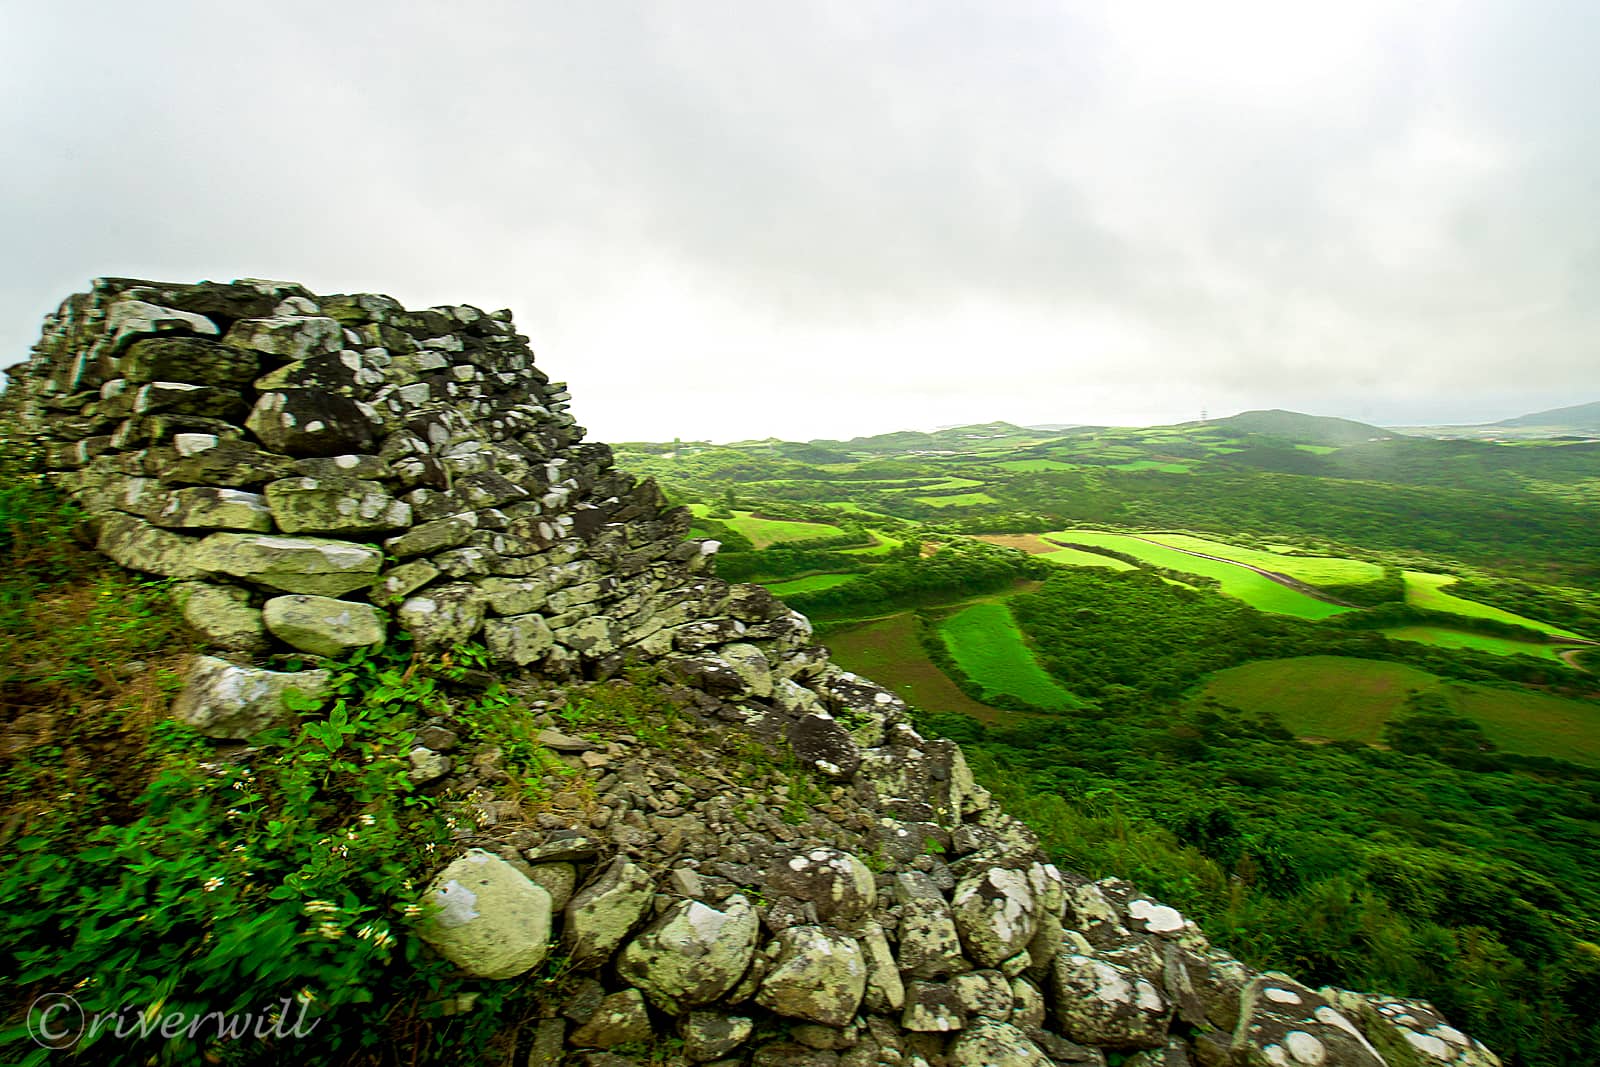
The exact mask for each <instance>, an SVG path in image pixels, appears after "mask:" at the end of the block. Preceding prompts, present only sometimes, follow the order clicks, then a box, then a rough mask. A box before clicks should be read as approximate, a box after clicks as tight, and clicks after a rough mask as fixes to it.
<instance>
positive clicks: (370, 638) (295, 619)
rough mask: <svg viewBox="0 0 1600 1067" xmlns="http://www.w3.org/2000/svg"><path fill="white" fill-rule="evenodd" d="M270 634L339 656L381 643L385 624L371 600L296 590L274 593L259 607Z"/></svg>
mask: <svg viewBox="0 0 1600 1067" xmlns="http://www.w3.org/2000/svg"><path fill="white" fill-rule="evenodd" d="M261 616H262V621H263V622H265V623H266V627H267V629H268V630H269V631H271V633H272V636H274V637H276V638H277V639H278V640H280V641H282V642H283V643H284V644H286V645H289V646H291V647H293V648H297V649H299V650H300V651H302V652H309V653H311V654H312V655H313V656H339V655H343V654H344V653H346V652H349V651H350V650H351V649H355V648H370V647H372V646H373V645H381V644H383V639H384V637H385V636H386V635H387V630H388V627H387V625H386V624H385V621H384V617H383V615H382V614H381V613H380V612H379V611H378V609H377V608H374V607H373V606H372V605H371V604H359V603H356V602H354V601H350V600H335V599H333V598H332V597H325V596H307V595H306V594H304V593H296V594H292V595H290V596H279V597H273V598H272V599H271V600H269V601H267V602H266V603H265V604H264V605H262V608H261Z"/></svg>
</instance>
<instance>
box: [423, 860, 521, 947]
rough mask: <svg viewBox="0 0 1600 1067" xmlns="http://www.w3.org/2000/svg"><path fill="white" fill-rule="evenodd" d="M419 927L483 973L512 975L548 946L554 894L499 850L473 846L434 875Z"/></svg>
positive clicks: (436, 944) (429, 938)
mask: <svg viewBox="0 0 1600 1067" xmlns="http://www.w3.org/2000/svg"><path fill="white" fill-rule="evenodd" d="M423 900H424V901H425V902H426V903H427V904H428V905H430V906H432V907H433V908H434V909H435V910H434V911H433V912H432V914H431V916H430V918H429V920H428V922H426V923H425V924H424V925H423V926H422V928H421V929H420V931H419V932H420V933H421V935H422V937H423V939H424V940H425V941H427V942H428V943H429V944H430V945H432V946H433V947H434V948H435V949H437V950H438V952H439V953H440V955H442V956H444V957H445V958H446V959H448V960H449V961H450V962H451V963H454V964H455V965H456V966H457V967H460V968H461V969H462V970H464V971H466V972H467V973H468V974H471V975H475V976H476V977H479V978H514V977H516V976H517V975H519V974H524V973H526V972H527V971H529V970H531V969H533V968H534V967H536V966H538V965H539V963H540V962H542V961H543V960H544V958H545V955H546V954H547V953H548V952H549V941H550V894H549V893H547V892H545V890H544V887H543V886H540V885H537V884H535V883H533V882H531V881H529V880H528V878H527V877H526V876H524V875H523V874H522V872H521V871H519V870H517V869H516V868H515V867H513V866H512V865H511V864H509V863H507V862H506V861H505V860H503V859H501V858H500V857H499V856H496V855H494V854H493V853H490V852H485V851H483V850H482V849H473V850H472V851H470V852H468V853H467V854H466V855H465V856H462V857H461V858H460V859H458V860H456V861H455V862H454V863H451V864H450V865H449V866H447V867H446V868H445V869H444V870H442V871H440V872H439V873H438V874H437V875H435V876H434V878H433V880H432V881H431V882H430V883H429V884H428V888H427V890H426V892H424V894H423Z"/></svg>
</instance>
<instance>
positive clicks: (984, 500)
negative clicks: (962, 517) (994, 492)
mask: <svg viewBox="0 0 1600 1067" xmlns="http://www.w3.org/2000/svg"><path fill="white" fill-rule="evenodd" d="M912 499H913V500H916V501H917V502H919V503H922V504H931V505H933V506H934V507H936V508H954V507H968V506H970V505H972V504H998V503H1000V501H998V500H996V499H995V498H994V497H992V496H990V495H989V494H988V493H961V494H960V495H958V496H919V497H913V498H912Z"/></svg>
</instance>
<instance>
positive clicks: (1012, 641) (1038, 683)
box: [939, 603, 1084, 710]
mask: <svg viewBox="0 0 1600 1067" xmlns="http://www.w3.org/2000/svg"><path fill="white" fill-rule="evenodd" d="M939 635H940V636H941V637H943V638H944V643H945V645H946V647H948V648H949V649H950V655H951V656H952V657H953V658H954V659H955V661H956V664H957V666H959V667H960V668H961V670H962V671H963V672H965V673H966V675H967V677H969V678H971V679H972V680H973V681H974V682H977V683H978V685H979V686H980V687H982V689H983V691H984V694H985V696H990V695H992V694H997V693H1006V694H1009V695H1011V696H1014V697H1016V698H1018V699H1019V700H1025V701H1027V702H1028V703H1029V704H1033V705H1035V706H1036V707H1041V708H1049V709H1052V710H1055V709H1060V708H1080V707H1083V706H1084V705H1083V702H1082V701H1081V700H1079V699H1078V698H1077V697H1075V696H1073V695H1072V694H1071V693H1069V692H1067V691H1066V690H1065V689H1063V688H1061V686H1059V685H1057V684H1056V682H1055V679H1053V678H1051V677H1050V675H1048V674H1046V673H1045V670H1044V668H1043V667H1040V666H1039V661H1038V660H1036V659H1034V657H1033V652H1032V650H1031V649H1029V648H1028V646H1027V644H1026V643H1025V642H1024V641H1023V638H1022V631H1021V630H1019V629H1018V628H1017V623H1016V620H1015V619H1013V618H1012V617H1011V609H1010V608H1009V607H1007V606H1006V605H1005V604H1004V603H989V604H974V605H972V607H970V608H966V609H964V610H962V611H959V612H957V613H956V614H954V615H952V616H950V617H949V618H948V619H945V620H944V622H942V623H940V624H939Z"/></svg>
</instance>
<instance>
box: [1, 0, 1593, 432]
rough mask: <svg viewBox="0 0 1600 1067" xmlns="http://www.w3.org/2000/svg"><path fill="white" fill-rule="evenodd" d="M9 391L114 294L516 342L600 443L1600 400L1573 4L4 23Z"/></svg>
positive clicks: (1224, 2)
mask: <svg viewBox="0 0 1600 1067" xmlns="http://www.w3.org/2000/svg"><path fill="white" fill-rule="evenodd" d="M8 29H10V31H11V32H10V33H8V34H7V35H5V36H4V38H3V39H0V61H3V62H0V85H3V87H4V88H5V94H4V100H3V102H0V138H3V139H4V143H5V144H6V146H7V148H8V150H9V152H10V156H11V165H10V166H8V167H7V168H5V169H4V171H3V172H0V189H3V191H4V193H5V195H4V196H3V197H0V225H3V232H4V233H5V234H6V237H7V247H8V251H9V253H10V254H9V255H7V256H6V257H5V258H4V260H3V263H0V271H3V285H0V365H9V364H11V363H14V362H16V361H18V360H20V359H22V358H24V357H25V355H26V352H27V348H28V346H29V345H30V344H31V343H32V341H33V340H34V339H35V338H36V336H37V332H38V328H39V324H40V320H41V318H42V317H43V315H44V314H45V313H46V312H48V311H50V310H52V309H53V307H54V306H55V305H56V303H57V302H58V301H59V300H60V299H62V298H63V297H65V296H66V295H68V294H70V293H72V292H77V291H80V290H82V289H83V288H84V287H85V285H86V284H87V283H88V281H89V279H90V278H92V277H95V276H101V275H119V276H132V277H149V278H154V279H156V280H167V281H179V282H186V281H196V280H200V279H202V278H212V279H215V280H219V281H227V280H231V279H233V278H236V277H251V276H253V277H276V278H287V279H294V280H297V281H300V282H303V283H305V284H306V285H307V286H309V287H310V288H312V289H313V290H315V291H318V292H326V293H332V292H351V291H376V292H383V293H388V294H390V295H392V296H394V297H396V298H397V299H400V300H401V301H402V302H404V303H406V304H407V305H408V306H413V307H426V306H430V305H435V304H443V303H458V302H464V303H471V304H476V305H478V306H481V307H485V308H489V309H495V308H499V307H510V308H511V309H512V311H513V312H514V313H515V315H516V319H517V322H518V324H519V326H520V327H521V328H522V329H523V331H524V332H526V333H527V334H529V335H530V336H531V337H532V340H533V345H534V349H535V352H536V353H537V355H538V357H539V363H540V366H541V367H542V368H543V369H544V370H545V371H546V372H547V373H549V374H550V375H551V376H552V377H554V378H556V379H558V380H564V381H567V382H569V383H570V384H571V386H572V388H573V393H574V397H575V404H574V414H575V415H576V416H577V417H578V419H579V421H580V422H582V423H583V424H584V425H585V426H587V427H589V428H590V430H591V432H592V434H593V435H594V436H595V437H596V438H598V439H602V440H671V439H672V438H673V437H674V436H681V437H686V438H698V439H718V440H732V439H747V438H761V437H766V436H773V435H775V436H779V437H784V438H789V439H800V438H817V437H830V438H849V437H853V436H860V435H871V434H876V433H884V432H889V431H892V430H894V429H897V428H904V427H908V426H928V425H940V424H955V423H963V422H968V421H971V420H969V419H968V418H967V416H968V414H969V413H970V412H973V411H981V412H984V413H985V414H986V415H987V416H990V418H985V419H982V420H978V421H991V419H1001V420H1004V421H1009V422H1013V423H1017V424H1019V425H1028V424H1039V423H1071V422H1082V423H1095V424H1113V425H1135V426H1142V425H1161V424H1170V423H1176V422H1183V421H1188V420H1192V419H1195V418H1198V417H1199V415H1200V412H1201V410H1202V409H1204V410H1206V411H1209V412H1210V413H1212V414H1213V415H1215V414H1217V413H1219V412H1228V413H1231V412H1235V411H1240V410H1248V409H1257V408H1285V409H1289V410H1296V411H1304V412H1307V413H1311V414H1319V415H1330V416H1337V417H1342V418H1350V419H1355V420H1357V421H1362V422H1368V423H1374V424H1377V425H1386V426H1400V425H1459V424H1473V423H1485V422H1494V421H1498V420H1500V419H1504V418H1509V417H1513V416H1515V415H1519V414H1524V413H1528V412H1533V411H1539V410H1543V409H1547V408H1555V407H1563V406H1567V405H1571V404H1576V403H1581V402H1584V401H1587V400H1590V399H1593V398H1595V397H1597V396H1600V351H1597V343H1600V342H1597V338H1600V300H1596V299H1595V294H1596V287H1597V283H1600V220H1597V219H1596V217H1595V214H1594V212H1593V190H1594V189H1595V187H1596V185H1597V184H1600V141H1596V139H1595V138H1594V137H1593V136H1592V131H1593V130H1594V129H1595V128H1596V127H1597V125H1600V96H1597V95H1596V94H1594V93H1592V92H1590V91H1589V84H1590V81H1591V80H1592V73H1591V69H1590V67H1591V60H1590V57H1591V56H1592V55H1593V54H1594V53H1595V52H1596V51H1597V50H1600V8H1595V7H1593V6H1592V5H1584V4H1579V3H1563V2H1554V0H1551V2H1531V3H1530V2H1521V3H1513V2H1510V0H1423V2H1419V3H1417V4H1412V5H1405V6H1404V8H1403V9H1396V8H1395V6H1394V5H1390V4H1385V3H1381V2H1379V0H1350V2H1348V3H1345V4H1342V5H1339V6H1337V7H1332V6H1329V5H1326V4H1311V3H1293V2H1290V3H1273V2H1268V0H1218V2H1217V3H1214V4H1209V5H1205V6H1203V7H1194V6H1193V5H1188V4H1183V3H1178V2H1166V0H1123V2H1119V3H1117V4H1114V5H1113V4H1099V3H1073V2H1068V3H1064V4H1063V3H1051V4H1044V3H1013V4H1006V5H997V6H994V7H989V8H983V9H981V10H980V9H967V8H963V7H961V6H959V5H935V6H926V5H918V6H915V7H912V6H907V5H890V4H866V5H862V4H842V3H830V2H823V3H819V4H815V5H776V4H761V3H754V4H751V3H744V4H727V3H710V2H708V3H705V4H699V5H695V6H693V7H692V8H690V7H675V8H663V7H661V6H659V5H604V6H598V5H597V6H578V7H572V6H567V7H554V8H547V9H529V8H527V7H525V6H523V5H518V4H513V3H508V2H481V3H469V4H465V5H459V6H457V7H453V8H451V9H450V11H449V13H448V15H444V14H440V13H439V9H437V8H434V7H431V6H428V5H421V4H405V3H400V4H384V5H378V4H375V3H371V2H367V0H360V2H351V3H347V4H340V5H326V4H321V5H312V4H309V3H305V2H304V0H285V2H284V3H281V4H277V5H273V6H272V7H270V8H228V7H221V8H219V7H215V6H213V5H205V6H202V5H199V4H196V3H192V2H165V3H163V2H158V3H155V4H152V5H144V6H141V7H139V8H127V7H121V8H118V7H110V6H106V7H104V8H99V9H92V10H91V9H86V8H83V7H80V6H78V5H74V4H70V3H67V4H58V5H49V6H42V7H41V6H37V5H35V6H31V7H29V6H23V7H19V8H17V9H16V10H15V11H13V12H11V13H10V20H9V25H8Z"/></svg>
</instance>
